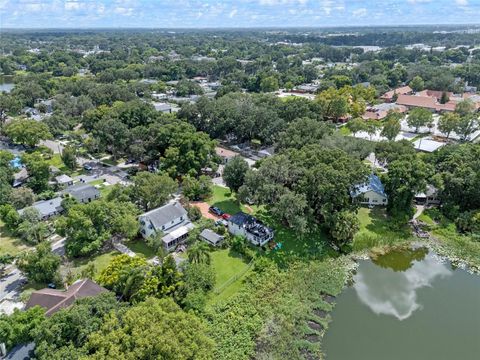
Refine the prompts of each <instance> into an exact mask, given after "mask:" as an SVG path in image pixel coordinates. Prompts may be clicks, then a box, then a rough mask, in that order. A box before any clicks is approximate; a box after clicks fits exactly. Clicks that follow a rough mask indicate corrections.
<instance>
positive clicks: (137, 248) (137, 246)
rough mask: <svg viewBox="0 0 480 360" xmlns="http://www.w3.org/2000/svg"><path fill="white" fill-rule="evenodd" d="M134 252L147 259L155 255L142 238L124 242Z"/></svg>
mask: <svg viewBox="0 0 480 360" xmlns="http://www.w3.org/2000/svg"><path fill="white" fill-rule="evenodd" d="M125 245H126V246H127V247H128V248H129V249H130V250H132V251H133V252H134V253H137V254H141V255H143V256H145V258H147V259H151V258H153V257H155V255H156V254H155V251H154V250H153V249H152V248H151V247H150V246H148V245H147V244H146V243H145V240H143V239H137V240H133V241H130V242H128V243H126V244H125Z"/></svg>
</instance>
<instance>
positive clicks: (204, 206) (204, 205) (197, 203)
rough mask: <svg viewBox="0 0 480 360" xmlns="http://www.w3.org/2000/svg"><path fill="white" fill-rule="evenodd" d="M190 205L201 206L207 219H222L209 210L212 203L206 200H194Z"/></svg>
mask: <svg viewBox="0 0 480 360" xmlns="http://www.w3.org/2000/svg"><path fill="white" fill-rule="evenodd" d="M190 205H192V206H196V207H197V208H199V209H200V211H201V213H202V216H203V217H205V218H207V219H212V220H218V219H220V217H218V216H215V215H213V214H212V213H210V212H209V211H208V208H209V207H210V205H209V204H208V203H206V202H204V201H192V202H191V203H190Z"/></svg>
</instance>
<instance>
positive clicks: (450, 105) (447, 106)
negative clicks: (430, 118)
mask: <svg viewBox="0 0 480 360" xmlns="http://www.w3.org/2000/svg"><path fill="white" fill-rule="evenodd" d="M380 98H381V99H382V100H384V101H385V102H387V103H395V104H396V106H400V107H403V109H405V108H406V109H411V108H415V107H420V108H424V109H428V110H431V111H435V112H447V111H455V109H456V107H457V104H458V103H459V102H461V101H464V100H467V99H469V100H471V101H472V102H473V104H474V106H475V109H476V110H478V109H480V95H477V94H475V93H470V92H465V93H463V94H461V95H460V94H454V93H452V92H445V91H437V90H428V89H427V90H422V91H419V92H414V91H413V89H412V88H411V87H410V86H403V87H400V88H397V89H394V90H390V91H388V92H386V93H385V94H383V95H382V96H381V97H380ZM400 109H402V108H400ZM385 116H386V115H385Z"/></svg>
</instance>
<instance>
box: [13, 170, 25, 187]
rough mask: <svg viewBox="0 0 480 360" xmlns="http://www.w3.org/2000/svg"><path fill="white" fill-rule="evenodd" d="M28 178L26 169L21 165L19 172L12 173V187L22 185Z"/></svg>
mask: <svg viewBox="0 0 480 360" xmlns="http://www.w3.org/2000/svg"><path fill="white" fill-rule="evenodd" d="M27 179H28V171H27V169H26V168H24V167H22V168H21V169H20V171H19V172H16V173H15V174H13V184H12V186H13V187H14V188H16V187H19V186H22V185H23V184H24V183H25V182H26V181H27Z"/></svg>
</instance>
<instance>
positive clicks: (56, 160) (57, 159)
mask: <svg viewBox="0 0 480 360" xmlns="http://www.w3.org/2000/svg"><path fill="white" fill-rule="evenodd" d="M47 162H48V165H50V166H55V167H56V168H57V169H59V170H60V171H61V172H64V173H68V174H70V173H72V171H71V170H70V169H69V168H67V167H66V166H65V164H64V163H63V160H62V157H61V155H60V154H53V155H52V157H51V158H50V159H48V160H47Z"/></svg>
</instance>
